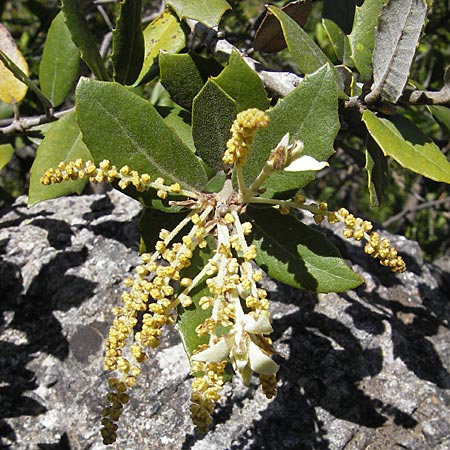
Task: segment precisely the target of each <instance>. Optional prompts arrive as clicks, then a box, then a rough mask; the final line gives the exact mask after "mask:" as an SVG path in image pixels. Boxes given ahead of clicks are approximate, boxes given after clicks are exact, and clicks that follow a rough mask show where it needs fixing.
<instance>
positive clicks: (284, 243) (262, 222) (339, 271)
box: [247, 208, 363, 292]
mask: <svg viewBox="0 0 450 450" xmlns="http://www.w3.org/2000/svg"><path fill="white" fill-rule="evenodd" d="M247 215H248V217H249V218H250V221H251V222H252V224H253V234H252V236H253V243H254V244H255V245H256V246H257V256H256V263H257V264H258V265H259V266H260V267H261V268H262V269H263V270H264V271H265V272H266V273H267V274H268V275H269V276H270V277H272V278H275V279H276V280H278V281H281V282H283V283H286V284H289V285H290V286H293V287H296V288H300V289H306V290H308V291H312V292H343V291H347V290H348V289H353V288H355V287H357V286H359V285H360V284H361V283H362V282H363V280H362V279H361V277H360V276H359V275H357V274H356V273H355V272H353V271H352V270H351V269H350V268H349V267H348V266H347V265H346V264H345V262H344V260H343V259H342V258H341V257H340V255H339V252H338V250H337V249H336V248H335V247H334V246H333V245H332V244H331V243H330V242H329V241H328V240H327V239H326V237H325V235H324V234H323V233H320V232H319V231H316V230H313V229H312V228H310V227H308V226H306V225H305V224H303V223H302V222H300V221H299V220H298V219H296V218H295V217H294V216H291V215H288V216H282V215H280V213H279V212H278V211H276V210H275V209H273V208H267V209H259V208H248V209H247ZM274 224H276V225H274Z"/></svg>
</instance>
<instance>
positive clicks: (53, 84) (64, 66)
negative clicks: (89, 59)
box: [39, 12, 80, 106]
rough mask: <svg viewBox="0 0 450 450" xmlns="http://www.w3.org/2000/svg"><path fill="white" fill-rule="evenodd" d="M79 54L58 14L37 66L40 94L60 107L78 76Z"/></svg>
mask: <svg viewBox="0 0 450 450" xmlns="http://www.w3.org/2000/svg"><path fill="white" fill-rule="evenodd" d="M79 65H80V52H79V50H78V47H77V46H76V45H75V44H74V43H73V41H72V39H71V37H70V33H69V30H68V29H67V27H66V24H65V23H64V15H63V13H62V12H60V13H59V14H58V15H57V16H56V17H55V18H54V19H53V21H52V24H51V25H50V29H49V30H48V34H47V39H46V40H45V46H44V52H43V54H42V59H41V64H40V65H39V83H40V85H41V89H42V92H43V93H44V94H45V95H46V96H47V97H48V98H49V99H50V100H51V101H52V103H53V106H58V105H60V104H61V103H62V102H63V101H64V100H65V99H66V97H67V95H68V94H69V92H70V90H71V89H72V87H73V85H74V82H75V80H76V78H77V75H78V68H79Z"/></svg>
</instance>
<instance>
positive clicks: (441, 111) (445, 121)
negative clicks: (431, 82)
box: [428, 105, 450, 133]
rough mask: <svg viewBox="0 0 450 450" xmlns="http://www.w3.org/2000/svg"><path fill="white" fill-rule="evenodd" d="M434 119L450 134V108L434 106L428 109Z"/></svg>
mask: <svg viewBox="0 0 450 450" xmlns="http://www.w3.org/2000/svg"><path fill="white" fill-rule="evenodd" d="M428 108H429V110H430V112H431V114H433V117H434V118H435V119H436V120H437V121H438V122H439V123H440V124H441V125H442V126H443V127H444V129H445V130H446V131H447V133H450V108H448V107H447V106H441V105H433V106H429V107H428Z"/></svg>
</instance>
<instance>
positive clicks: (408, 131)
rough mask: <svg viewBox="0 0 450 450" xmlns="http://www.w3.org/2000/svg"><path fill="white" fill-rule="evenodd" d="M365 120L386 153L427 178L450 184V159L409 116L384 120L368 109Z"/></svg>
mask: <svg viewBox="0 0 450 450" xmlns="http://www.w3.org/2000/svg"><path fill="white" fill-rule="evenodd" d="M362 119H363V121H364V123H365V124H366V127H367V129H368V131H369V133H370V134H371V136H372V138H373V139H374V140H375V141H376V143H377V144H378V145H379V146H380V148H381V150H382V151H383V153H384V154H385V155H386V156H391V157H392V158H394V159H395V160H396V161H397V162H398V163H399V164H400V165H401V166H402V167H405V168H406V169H409V170H412V171H413V172H416V173H418V174H420V175H423V176H425V177H427V178H431V179H432V180H435V181H442V182H445V183H450V162H448V160H447V158H446V157H445V155H443V154H442V153H441V151H440V150H439V147H438V146H437V145H436V144H434V143H433V142H431V141H430V140H429V138H427V136H425V135H424V134H422V132H421V131H420V130H419V129H418V128H417V127H416V126H415V125H414V124H413V123H412V122H410V121H409V120H408V119H406V118H404V117H401V116H397V117H391V120H388V119H381V118H379V117H377V116H376V115H375V114H374V113H373V112H372V111H370V110H366V111H364V114H363V116H362Z"/></svg>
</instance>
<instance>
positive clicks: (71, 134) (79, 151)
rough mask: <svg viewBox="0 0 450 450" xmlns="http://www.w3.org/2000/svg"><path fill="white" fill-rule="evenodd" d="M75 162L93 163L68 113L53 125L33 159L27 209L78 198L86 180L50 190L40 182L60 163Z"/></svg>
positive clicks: (66, 182) (69, 182)
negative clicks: (74, 196) (39, 204)
mask: <svg viewBox="0 0 450 450" xmlns="http://www.w3.org/2000/svg"><path fill="white" fill-rule="evenodd" d="M77 158H81V159H83V160H85V161H86V160H88V159H92V156H91V154H90V152H89V150H88V149H87V147H86V145H85V144H84V142H83V140H82V137H81V132H80V129H79V127H78V124H77V121H76V118H75V113H74V112H71V113H68V114H66V115H65V116H63V117H62V118H61V119H59V120H58V121H57V122H54V123H53V124H52V127H51V128H50V129H49V130H48V131H47V133H46V134H45V138H44V140H43V141H42V144H41V145H40V146H39V148H38V150H37V153H36V158H35V160H34V162H33V166H32V167H31V171H30V172H31V178H30V191H29V195H28V205H29V206H32V205H34V204H35V203H38V202H41V201H43V200H48V199H51V198H57V197H61V196H63V195H68V194H73V193H75V192H76V193H77V194H81V192H82V191H83V189H84V187H85V185H86V183H87V180H84V181H80V180H78V181H65V182H64V183H59V184H52V185H50V186H44V185H43V184H41V183H40V181H39V179H40V178H41V177H42V175H44V173H45V172H46V170H47V169H49V168H50V167H57V166H58V163H59V162H61V161H66V162H67V161H72V160H75V159H77Z"/></svg>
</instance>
